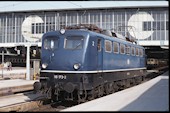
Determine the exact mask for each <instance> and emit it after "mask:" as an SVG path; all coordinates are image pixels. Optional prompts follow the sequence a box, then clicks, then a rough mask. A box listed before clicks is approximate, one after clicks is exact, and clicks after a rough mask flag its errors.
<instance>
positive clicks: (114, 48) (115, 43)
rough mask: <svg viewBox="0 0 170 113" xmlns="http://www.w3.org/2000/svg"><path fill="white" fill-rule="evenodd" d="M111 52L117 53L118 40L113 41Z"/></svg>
mask: <svg viewBox="0 0 170 113" xmlns="http://www.w3.org/2000/svg"><path fill="white" fill-rule="evenodd" d="M113 52H114V53H119V43H118V42H113Z"/></svg>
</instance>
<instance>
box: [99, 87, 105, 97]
mask: <svg viewBox="0 0 170 113" xmlns="http://www.w3.org/2000/svg"><path fill="white" fill-rule="evenodd" d="M103 94H104V85H100V86H98V97H102V96H103Z"/></svg>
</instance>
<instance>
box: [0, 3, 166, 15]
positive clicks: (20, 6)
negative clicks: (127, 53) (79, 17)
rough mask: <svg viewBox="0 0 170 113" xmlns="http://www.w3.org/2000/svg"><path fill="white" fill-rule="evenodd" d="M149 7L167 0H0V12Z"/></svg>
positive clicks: (164, 4) (157, 5)
mask: <svg viewBox="0 0 170 113" xmlns="http://www.w3.org/2000/svg"><path fill="white" fill-rule="evenodd" d="M150 7H169V5H168V1H50V2H47V1H41V2H38V1H27V2H24V1H20V2H0V13H10V12H11V13H12V12H34V11H36V12H37V11H44V10H45V11H54V10H55V11H56V10H57V11H61V10H84V9H103V8H104V9H106V8H108V9H110V8H150Z"/></svg>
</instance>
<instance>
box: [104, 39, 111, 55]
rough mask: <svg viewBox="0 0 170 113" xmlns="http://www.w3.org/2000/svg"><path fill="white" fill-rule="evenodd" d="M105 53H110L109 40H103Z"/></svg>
mask: <svg viewBox="0 0 170 113" xmlns="http://www.w3.org/2000/svg"><path fill="white" fill-rule="evenodd" d="M105 51H106V52H108V53H111V52H112V42H111V41H109V40H105Z"/></svg>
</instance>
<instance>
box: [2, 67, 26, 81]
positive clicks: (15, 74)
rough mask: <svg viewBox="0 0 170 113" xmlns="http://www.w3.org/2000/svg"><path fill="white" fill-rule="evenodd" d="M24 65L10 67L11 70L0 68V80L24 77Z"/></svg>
mask: <svg viewBox="0 0 170 113" xmlns="http://www.w3.org/2000/svg"><path fill="white" fill-rule="evenodd" d="M25 78H26V67H12V70H7V68H3V69H2V68H0V80H3V79H25Z"/></svg>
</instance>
